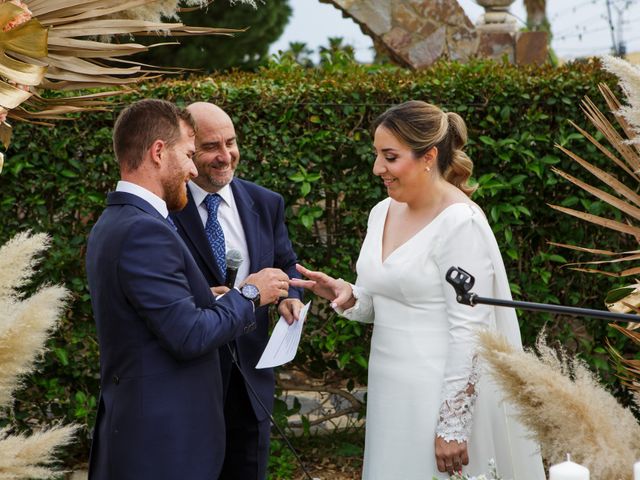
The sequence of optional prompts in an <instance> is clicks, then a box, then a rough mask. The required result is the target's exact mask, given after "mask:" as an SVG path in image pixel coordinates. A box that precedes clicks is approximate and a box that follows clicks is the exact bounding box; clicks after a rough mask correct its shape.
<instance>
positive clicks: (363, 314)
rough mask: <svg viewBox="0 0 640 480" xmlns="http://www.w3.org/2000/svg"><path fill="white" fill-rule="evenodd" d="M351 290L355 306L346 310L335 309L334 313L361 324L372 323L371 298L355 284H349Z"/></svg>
mask: <svg viewBox="0 0 640 480" xmlns="http://www.w3.org/2000/svg"><path fill="white" fill-rule="evenodd" d="M351 288H352V290H353V298H355V299H356V303H355V305H354V306H353V307H351V308H348V309H347V310H343V309H342V308H335V311H336V312H338V314H340V315H342V316H343V317H345V318H348V319H349V320H355V321H357V322H362V323H373V317H374V315H373V299H372V298H371V295H369V294H368V293H367V292H366V290H365V289H364V288H362V287H359V286H358V285H357V284H356V285H353V284H351Z"/></svg>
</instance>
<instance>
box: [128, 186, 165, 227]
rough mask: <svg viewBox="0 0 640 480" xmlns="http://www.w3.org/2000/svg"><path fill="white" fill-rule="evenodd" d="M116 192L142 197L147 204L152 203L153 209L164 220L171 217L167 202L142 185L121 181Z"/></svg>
mask: <svg viewBox="0 0 640 480" xmlns="http://www.w3.org/2000/svg"><path fill="white" fill-rule="evenodd" d="M116 192H125V193H130V194H131V195H135V196H136V197H140V198H141V199H143V200H145V201H146V202H148V203H150V204H151V206H152V207H153V208H155V209H156V210H157V211H158V213H160V215H162V216H163V217H164V218H167V217H168V216H169V209H167V202H165V201H164V200H163V199H161V198H160V197H159V196H157V195H156V194H155V193H153V192H151V191H149V190H147V189H146V188H144V187H141V186H140V185H137V184H135V183H131V182H127V181H125V180H120V181H119V182H118V184H117V185H116Z"/></svg>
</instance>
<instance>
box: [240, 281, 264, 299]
mask: <svg viewBox="0 0 640 480" xmlns="http://www.w3.org/2000/svg"><path fill="white" fill-rule="evenodd" d="M241 292H242V295H243V296H244V297H246V298H248V299H249V300H253V299H255V298H256V297H257V296H258V295H259V294H260V290H258V287H256V286H255V285H251V284H250V283H247V284H246V285H244V286H243V287H242V290H241Z"/></svg>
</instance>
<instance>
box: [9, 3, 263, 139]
mask: <svg viewBox="0 0 640 480" xmlns="http://www.w3.org/2000/svg"><path fill="white" fill-rule="evenodd" d="M242 1H243V2H244V3H250V4H253V5H254V6H255V3H254V2H253V1H252V0H242ZM182 3H183V5H185V6H192V7H205V6H206V5H208V4H209V3H211V2H210V0H182ZM179 4H180V0H120V1H118V2H114V1H112V0H0V141H2V142H3V143H4V144H5V146H7V145H8V142H9V139H10V136H11V127H10V126H9V125H8V124H7V123H6V122H5V121H4V120H5V118H6V116H7V115H8V117H9V118H13V119H14V120H18V121H24V120H29V119H35V120H39V121H42V120H43V119H47V120H52V119H60V118H64V116H65V115H67V114H68V113H70V112H77V111H83V110H87V109H96V108H97V109H99V108H104V107H106V106H107V105H108V103H107V102H106V101H105V100H104V98H103V99H101V100H98V99H97V97H95V96H87V95H77V94H76V95H74V96H70V95H66V96H63V97H57V98H53V99H50V98H44V97H42V96H41V95H40V94H41V93H42V91H43V90H83V89H87V88H94V87H110V86H118V87H122V86H124V85H130V84H134V83H137V82H140V81H142V80H146V79H150V78H154V77H157V76H158V75H161V74H163V73H169V72H171V71H172V70H171V69H160V70H159V69H157V68H154V67H149V66H147V65H144V64H141V63H137V62H135V61H130V60H124V59H123V57H128V56H130V55H134V54H136V53H139V52H144V51H147V50H148V49H149V48H154V47H157V46H160V45H164V44H166V43H167V38H169V37H177V36H185V35H189V36H191V35H231V34H233V33H235V32H238V31H239V30H235V29H226V28H214V27H190V26H187V25H184V24H182V23H180V22H179V21H178V13H179V12H180V11H181V7H180V5H179ZM163 18H166V19H169V20H171V21H163ZM135 36H156V37H162V41H161V42H159V43H156V44H153V45H150V46H147V45H143V44H140V43H136V42H135V41H133V38H134V37H135ZM169 43H175V40H172V41H171V42H169ZM173 71H175V70H173ZM110 93H111V95H113V94H115V93H117V92H110ZM104 96H107V95H103V97H104ZM20 105H22V108H21V109H20V110H16V109H17V107H18V106H20Z"/></svg>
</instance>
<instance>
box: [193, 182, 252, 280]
mask: <svg viewBox="0 0 640 480" xmlns="http://www.w3.org/2000/svg"><path fill="white" fill-rule="evenodd" d="M188 185H189V190H191V195H192V196H193V200H194V202H195V204H196V205H197V206H198V213H199V214H200V219H201V220H202V225H203V226H206V225H207V219H208V218H209V212H208V210H207V206H206V205H205V204H204V199H205V197H206V196H207V195H209V192H207V191H206V190H204V189H202V188H201V187H200V186H199V185H198V184H196V183H195V182H189V183H188ZM217 193H218V195H220V197H222V201H221V202H220V206H219V207H218V222H220V226H221V227H222V231H223V232H224V242H225V250H226V251H227V252H228V251H229V250H238V251H239V252H240V253H241V254H242V258H243V259H244V260H243V261H242V263H241V264H240V267H239V268H238V275H237V276H236V281H235V283H234V287H237V286H238V285H240V283H242V282H243V281H244V279H245V278H247V276H248V275H249V269H250V267H251V262H250V260H249V248H248V247H247V237H246V236H245V234H244V228H243V227H242V221H241V220H240V214H239V213H238V207H237V206H236V201H235V198H234V197H233V191H232V190H231V186H230V185H225V186H224V187H222V188H221V189H220V190H219V191H218V192H217Z"/></svg>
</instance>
